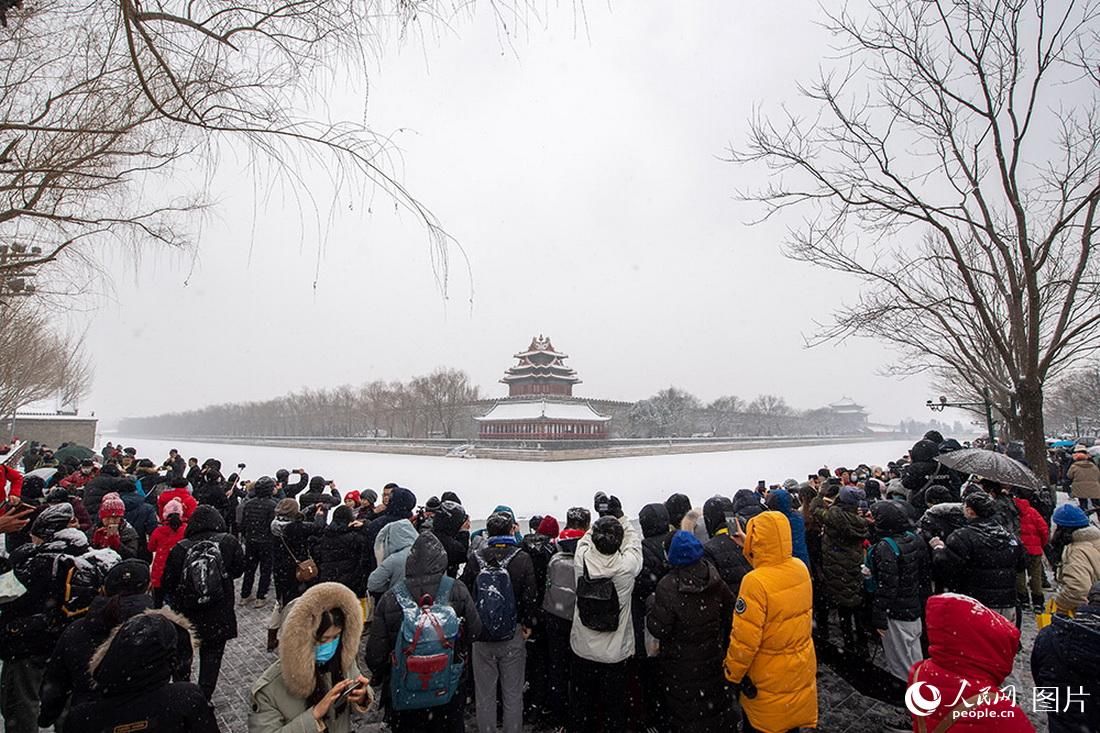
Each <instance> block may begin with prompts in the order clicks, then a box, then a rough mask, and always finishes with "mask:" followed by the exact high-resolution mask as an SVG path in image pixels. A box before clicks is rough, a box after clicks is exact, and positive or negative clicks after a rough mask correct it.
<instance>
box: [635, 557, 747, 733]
mask: <svg viewBox="0 0 1100 733" xmlns="http://www.w3.org/2000/svg"><path fill="white" fill-rule="evenodd" d="M730 544H733V543H732V542H731V543H730ZM735 601H736V597H735V596H734V594H733V593H731V592H730V590H729V587H728V586H727V585H726V583H724V582H723V581H722V579H721V578H720V577H719V575H718V571H717V570H715V569H714V567H713V566H712V565H711V564H710V563H709V562H707V561H705V560H701V561H699V562H696V563H695V564H694V565H688V566H686V567H674V568H672V569H671V570H670V571H669V573H668V575H666V576H665V577H663V578H662V579H661V581H660V582H659V583H658V584H657V591H656V593H654V595H653V601H652V605H651V607H650V610H649V613H648V614H647V616H646V626H647V627H648V628H649V631H650V633H651V634H653V636H654V637H656V638H657V639H658V641H659V642H660V651H659V652H658V655H657V659H658V662H659V664H660V675H659V684H660V685H661V687H662V688H663V690H664V693H665V702H666V705H667V706H668V707H667V718H668V720H669V721H670V722H671V724H672V730H674V731H692V732H693V733H709V732H711V731H713V732H714V733H719V731H729V730H734V729H735V728H736V723H735V722H734V720H732V717H733V716H732V705H731V702H732V695H731V694H730V690H729V688H728V686H727V685H726V678H725V675H724V674H723V672H722V663H723V660H724V659H725V656H726V649H727V647H728V646H729V635H730V628H731V619H732V618H733V608H734V603H735Z"/></svg>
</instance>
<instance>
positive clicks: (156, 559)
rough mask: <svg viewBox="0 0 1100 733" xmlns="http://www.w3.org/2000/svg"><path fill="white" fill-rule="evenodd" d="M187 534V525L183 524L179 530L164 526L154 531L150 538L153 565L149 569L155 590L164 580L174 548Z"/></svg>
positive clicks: (167, 525)
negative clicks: (169, 556)
mask: <svg viewBox="0 0 1100 733" xmlns="http://www.w3.org/2000/svg"><path fill="white" fill-rule="evenodd" d="M186 532H187V524H186V523H183V524H181V525H180V526H179V528H178V529H172V526H171V525H169V524H162V525H160V526H159V527H157V528H156V529H154V530H153V534H152V535H151V536H150V537H149V552H150V554H152V556H153V563H152V565H151V566H150V568H149V575H150V583H151V584H152V586H153V587H154V588H160V586H161V581H162V580H163V579H164V566H165V565H167V564H168V555H169V554H171V552H172V548H173V547H175V546H176V545H177V544H179V542H180V540H182V539H183V538H184V535H185V533H186Z"/></svg>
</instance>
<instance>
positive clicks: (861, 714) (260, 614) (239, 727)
mask: <svg viewBox="0 0 1100 733" xmlns="http://www.w3.org/2000/svg"><path fill="white" fill-rule="evenodd" d="M270 612H271V607H270V605H269V606H267V607H266V608H263V609H255V608H252V607H251V605H249V606H238V626H239V628H240V637H239V638H237V639H235V640H234V641H232V642H230V643H229V644H228V646H227V647H226V653H225V662H224V664H223V665H222V674H221V679H220V681H219V683H218V691H217V693H216V694H215V696H214V704H215V707H216V709H217V714H218V719H219V721H220V722H221V726H222V730H223V731H226V733H244V732H245V731H247V730H248V722H247V719H248V704H249V703H248V690H249V688H250V687H251V685H252V682H253V681H254V680H255V679H256V678H257V677H259V676H260V674H262V673H263V671H264V670H265V669H266V668H267V666H268V665H269V664H271V662H273V661H274V660H275V655H274V654H267V653H266V652H264V646H265V643H266V640H267V619H268V616H269V615H270ZM1035 633H1036V629H1035V621H1034V618H1033V617H1031V616H1030V614H1029V615H1027V617H1026V619H1025V623H1024V638H1023V642H1024V644H1023V651H1021V652H1020V654H1018V655H1017V657H1016V669H1015V671H1014V672H1013V675H1012V677H1010V678H1009V682H1011V683H1012V684H1015V685H1016V690H1017V695H1018V697H1017V701H1018V702H1019V704H1020V706H1021V707H1022V708H1023V709H1024V710H1026V711H1030V710H1031V690H1032V686H1033V683H1032V680H1031V671H1030V666H1029V663H1028V660H1029V657H1030V652H1031V647H1032V644H1033V642H1034V640H1035ZM883 674H886V673H885V672H883ZM818 705H819V714H820V724H819V727H818V730H820V731H823V732H824V733H880V732H881V731H882V730H884V728H885V727H886V725H888V724H891V723H892V724H894V725H896V724H897V721H898V718H899V710H898V709H896V708H891V706H889V705H886V704H884V703H881V702H878V701H876V700H873V699H871V698H869V697H866V696H864V695H861V694H860V693H859V692H857V691H856V689H855V688H854V687H852V685H850V684H848V683H847V682H845V681H844V679H843V678H842V677H841V676H840V675H838V674H837V673H836V672H834V671H833V670H832V669H830V668H829V667H828V666H826V665H824V664H822V665H820V666H819V671H818ZM1030 717H1031V719H1032V722H1033V723H1034V724H1035V728H1036V730H1037V731H1045V730H1046V729H1047V725H1046V720H1045V717H1046V716H1038V715H1034V714H1031V715H1030ZM358 730H359V731H361V732H362V733H379V732H380V731H382V730H384V729H383V728H382V727H381V726H379V725H377V724H367V723H363V724H361V725H360V726H359V728H358ZM467 730H469V731H474V730H476V728H475V726H474V725H473V720H472V719H471V720H469V721H468V723H467ZM526 730H531V731H534V730H535V728H534V727H531V728H527V729H526Z"/></svg>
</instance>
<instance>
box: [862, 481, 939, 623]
mask: <svg viewBox="0 0 1100 733" xmlns="http://www.w3.org/2000/svg"><path fill="white" fill-rule="evenodd" d="M872 513H873V514H874V517H875V529H876V530H878V531H879V532H881V533H882V534H883V535H884V536H887V537H890V538H891V539H892V540H893V541H894V543H895V544H896V545H897V548H898V552H897V553H896V554H895V552H894V549H893V548H892V547H891V546H890V543H889V542H887V541H886V539H885V538H884V539H882V540H880V541H879V542H878V543H876V544H875V545H874V546H873V547H872V548H871V550H870V552H869V553H868V556H869V557H868V565H869V566H870V567H871V568H872V569H873V577H874V580H875V593H874V601H873V602H872V604H871V624H872V625H873V626H874V627H875V628H876V629H885V628H887V626H888V624H887V620H888V619H895V620H897V621H916V620H918V619H920V618H921V616H922V614H923V611H924V601H925V599H927V598H928V596H929V595H930V594H931V588H930V585H929V584H930V580H931V565H932V558H931V556H930V555H929V551H928V544H927V543H925V541H924V540H922V539H921V538H920V537H918V536H917V535H916V534H914V533H913V532H909V531H907V529H906V526H907V524H908V520H907V518H906V515H905V514H904V512H903V511H902V509H901V507H900V506H898V505H897V504H896V503H894V502H880V503H876V504H875V505H874V508H873V509H872Z"/></svg>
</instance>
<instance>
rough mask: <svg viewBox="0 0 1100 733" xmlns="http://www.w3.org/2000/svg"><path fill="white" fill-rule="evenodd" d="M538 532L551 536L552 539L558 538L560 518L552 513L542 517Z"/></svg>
mask: <svg viewBox="0 0 1100 733" xmlns="http://www.w3.org/2000/svg"><path fill="white" fill-rule="evenodd" d="M538 533H539V534H541V535H543V536H545V537H550V538H551V539H557V537H558V520H556V519H554V518H553V517H551V516H550V515H547V516H545V517H543V518H542V521H541V522H539V528H538Z"/></svg>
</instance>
